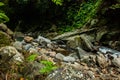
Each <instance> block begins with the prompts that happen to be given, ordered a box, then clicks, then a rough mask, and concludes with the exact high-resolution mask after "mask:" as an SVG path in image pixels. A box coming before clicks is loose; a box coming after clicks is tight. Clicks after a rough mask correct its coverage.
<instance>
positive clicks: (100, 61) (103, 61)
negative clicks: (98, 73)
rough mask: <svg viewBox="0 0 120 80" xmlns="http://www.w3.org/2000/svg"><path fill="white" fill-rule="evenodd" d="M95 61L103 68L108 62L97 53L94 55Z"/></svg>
mask: <svg viewBox="0 0 120 80" xmlns="http://www.w3.org/2000/svg"><path fill="white" fill-rule="evenodd" d="M96 62H97V64H98V65H99V66H100V67H101V68H105V67H107V66H108V62H107V60H106V58H105V57H104V55H103V54H101V53H99V54H98V55H97V56H96Z"/></svg>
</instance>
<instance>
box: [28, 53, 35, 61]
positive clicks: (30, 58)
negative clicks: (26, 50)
mask: <svg viewBox="0 0 120 80" xmlns="http://www.w3.org/2000/svg"><path fill="white" fill-rule="evenodd" d="M36 57H37V54H32V55H30V56H29V57H28V58H27V60H28V61H35V58H36Z"/></svg>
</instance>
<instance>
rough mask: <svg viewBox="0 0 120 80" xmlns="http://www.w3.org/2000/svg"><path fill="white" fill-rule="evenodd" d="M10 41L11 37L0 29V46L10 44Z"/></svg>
mask: <svg viewBox="0 0 120 80" xmlns="http://www.w3.org/2000/svg"><path fill="white" fill-rule="evenodd" d="M11 42H12V39H11V37H10V36H9V35H8V34H6V33H5V32H2V31H0V47H2V46H6V45H10V43H11Z"/></svg>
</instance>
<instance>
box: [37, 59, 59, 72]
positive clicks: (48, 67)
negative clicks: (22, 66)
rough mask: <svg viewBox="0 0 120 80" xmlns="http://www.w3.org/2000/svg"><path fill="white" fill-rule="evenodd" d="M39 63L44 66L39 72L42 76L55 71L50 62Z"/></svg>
mask: <svg viewBox="0 0 120 80" xmlns="http://www.w3.org/2000/svg"><path fill="white" fill-rule="evenodd" d="M41 63H42V64H43V65H45V67H44V68H42V69H41V70H40V71H39V72H40V73H42V74H47V73H50V72H51V71H52V70H55V69H57V67H56V66H55V65H54V64H53V63H52V62H50V61H41Z"/></svg>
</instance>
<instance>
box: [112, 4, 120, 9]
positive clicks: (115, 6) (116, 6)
mask: <svg viewBox="0 0 120 80" xmlns="http://www.w3.org/2000/svg"><path fill="white" fill-rule="evenodd" d="M110 8H111V9H117V8H120V4H114V5H112V6H110Z"/></svg>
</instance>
